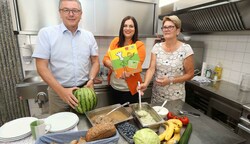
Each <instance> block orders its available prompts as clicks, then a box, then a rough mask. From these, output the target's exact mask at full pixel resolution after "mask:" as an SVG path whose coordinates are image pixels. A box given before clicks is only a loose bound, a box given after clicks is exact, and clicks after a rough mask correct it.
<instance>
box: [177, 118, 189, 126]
mask: <svg viewBox="0 0 250 144" xmlns="http://www.w3.org/2000/svg"><path fill="white" fill-rule="evenodd" d="M179 120H180V121H181V122H182V124H183V125H187V124H188V123H189V119H188V117H186V116H183V117H179Z"/></svg>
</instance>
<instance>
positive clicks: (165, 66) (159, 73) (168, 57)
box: [151, 43, 194, 103]
mask: <svg viewBox="0 0 250 144" xmlns="http://www.w3.org/2000/svg"><path fill="white" fill-rule="evenodd" d="M151 52H152V53H153V54H155V55H156V71H155V74H154V83H153V89H152V99H151V103H160V102H163V101H164V100H166V99H168V100H176V99H182V100H183V101H185V82H183V83H175V84H172V85H165V86H159V85H157V84H156V83H155V78H156V77H159V78H160V77H164V76H166V77H174V76H180V75H183V74H184V66H183V63H184V59H185V58H187V57H188V56H190V55H192V54H194V52H193V50H192V48H191V46H190V45H189V44H185V43H182V44H181V46H180V47H179V48H178V49H177V50H176V51H174V52H166V51H165V50H164V49H163V43H156V44H155V45H154V47H153V49H152V50H151Z"/></svg>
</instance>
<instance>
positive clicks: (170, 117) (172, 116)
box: [167, 112, 175, 119]
mask: <svg viewBox="0 0 250 144" xmlns="http://www.w3.org/2000/svg"><path fill="white" fill-rule="evenodd" d="M174 117H175V115H174V114H173V113H172V112H168V114H167V118H168V119H172V118H174Z"/></svg>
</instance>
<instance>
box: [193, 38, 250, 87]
mask: <svg viewBox="0 0 250 144" xmlns="http://www.w3.org/2000/svg"><path fill="white" fill-rule="evenodd" d="M191 40H197V41H204V43H205V58H204V61H205V62H207V63H208V64H210V65H216V64H217V63H218V62H220V63H222V67H223V72H222V79H223V80H225V81H229V82H232V83H235V84H240V81H241V77H242V74H245V73H248V74H250V35H193V36H192V38H191Z"/></svg>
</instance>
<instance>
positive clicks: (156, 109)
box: [153, 106, 168, 118]
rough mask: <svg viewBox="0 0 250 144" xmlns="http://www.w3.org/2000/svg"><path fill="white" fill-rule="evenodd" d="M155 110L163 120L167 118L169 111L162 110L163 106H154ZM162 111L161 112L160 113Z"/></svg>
mask: <svg viewBox="0 0 250 144" xmlns="http://www.w3.org/2000/svg"><path fill="white" fill-rule="evenodd" d="M153 109H154V110H155V111H156V112H157V113H158V115H159V116H161V117H162V118H164V117H166V115H167V114H168V109H167V108H165V107H163V108H162V109H161V106H154V107H153ZM160 109H161V110H160ZM159 110H160V111H159Z"/></svg>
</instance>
